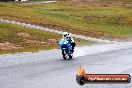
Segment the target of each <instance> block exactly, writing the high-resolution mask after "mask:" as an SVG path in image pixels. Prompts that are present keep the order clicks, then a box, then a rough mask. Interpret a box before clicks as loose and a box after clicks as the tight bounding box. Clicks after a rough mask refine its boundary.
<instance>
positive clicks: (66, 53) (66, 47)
mask: <svg viewBox="0 0 132 88" xmlns="http://www.w3.org/2000/svg"><path fill="white" fill-rule="evenodd" d="M59 46H60V48H61V50H62V56H63V58H64V59H68V58H69V59H72V58H73V50H72V45H71V43H69V42H68V41H66V40H61V41H60V42H59Z"/></svg>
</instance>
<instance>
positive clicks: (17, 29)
mask: <svg viewBox="0 0 132 88" xmlns="http://www.w3.org/2000/svg"><path fill="white" fill-rule="evenodd" d="M21 32H22V33H27V34H29V35H31V37H30V38H23V37H20V36H18V35H17V33H21ZM0 34H1V35H0V43H1V42H3V41H4V42H10V43H13V44H14V45H19V46H20V47H23V48H21V49H10V50H1V49H0V54H4V53H16V52H32V51H38V50H48V49H54V48H59V46H58V43H52V44H47V45H37V44H31V43H26V42H25V41H24V39H30V40H37V41H47V40H48V39H61V37H62V35H58V34H55V33H50V32H46V31H42V30H37V29H32V28H26V27H21V26H17V25H14V24H8V23H0ZM75 41H76V42H78V44H79V45H82V44H83V45H84V44H95V43H94V42H89V41H85V40H81V39H75Z"/></svg>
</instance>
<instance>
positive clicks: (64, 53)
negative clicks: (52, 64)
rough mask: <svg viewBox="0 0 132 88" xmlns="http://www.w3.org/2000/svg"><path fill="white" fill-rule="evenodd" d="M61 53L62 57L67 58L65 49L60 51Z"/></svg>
mask: <svg viewBox="0 0 132 88" xmlns="http://www.w3.org/2000/svg"><path fill="white" fill-rule="evenodd" d="M62 55H63V58H64V59H67V54H66V51H65V50H63V51H62Z"/></svg>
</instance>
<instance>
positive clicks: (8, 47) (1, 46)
mask: <svg viewBox="0 0 132 88" xmlns="http://www.w3.org/2000/svg"><path fill="white" fill-rule="evenodd" d="M22 48H23V47H20V46H19V45H14V44H13V43H10V42H1V43H0V50H12V49H22Z"/></svg>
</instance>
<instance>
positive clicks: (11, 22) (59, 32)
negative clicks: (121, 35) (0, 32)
mask: <svg viewBox="0 0 132 88" xmlns="http://www.w3.org/2000/svg"><path fill="white" fill-rule="evenodd" d="M0 22H5V23H10V24H16V25H19V26H24V27H30V28H35V29H39V30H44V31H48V32H53V33H57V34H62V33H63V31H58V30H54V29H49V28H45V27H42V26H37V25H33V24H27V23H22V22H17V21H13V20H5V19H0ZM71 36H73V37H74V38H80V39H84V40H89V41H95V42H104V43H120V42H117V41H110V40H103V39H97V38H91V37H86V36H83V35H77V34H72V33H71Z"/></svg>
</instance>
